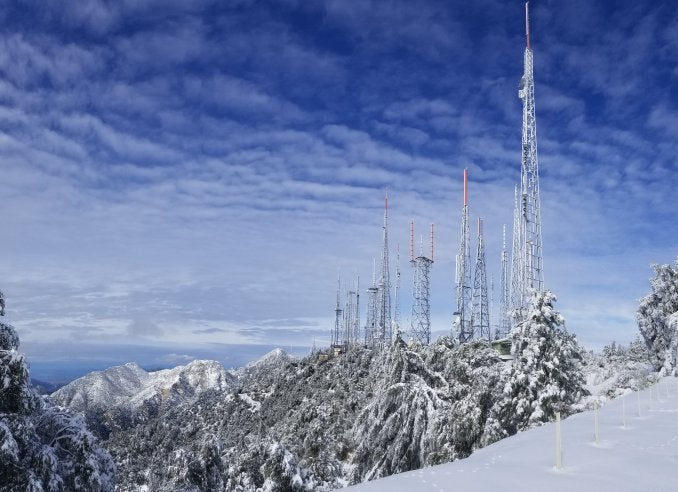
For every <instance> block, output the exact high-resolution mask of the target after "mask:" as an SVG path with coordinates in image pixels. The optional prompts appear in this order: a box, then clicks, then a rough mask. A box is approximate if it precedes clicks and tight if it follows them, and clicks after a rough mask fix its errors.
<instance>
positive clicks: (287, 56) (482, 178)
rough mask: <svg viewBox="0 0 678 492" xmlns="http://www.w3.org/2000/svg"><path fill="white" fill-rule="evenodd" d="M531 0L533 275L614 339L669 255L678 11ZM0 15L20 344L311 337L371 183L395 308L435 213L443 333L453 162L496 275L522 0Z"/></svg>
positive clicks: (11, 268) (582, 325)
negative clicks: (386, 216)
mask: <svg viewBox="0 0 678 492" xmlns="http://www.w3.org/2000/svg"><path fill="white" fill-rule="evenodd" d="M533 10H534V11H533V13H532V19H533V22H532V24H533V25H532V45H533V48H534V51H535V78H536V98H537V131H538V138H539V159H540V166H541V179H542V181H541V189H542V207H543V212H542V215H543V222H544V224H543V231H544V232H543V234H544V255H545V259H544V261H545V269H546V283H547V285H548V286H549V287H551V288H552V289H553V290H554V291H555V292H556V294H558V296H559V299H560V303H559V306H560V308H561V309H562V311H563V313H564V314H565V316H566V319H567V320H568V326H569V327H570V329H572V330H573V331H575V332H576V333H577V334H578V335H579V338H580V339H581V340H582V341H584V343H586V344H588V345H589V346H599V345H601V344H603V343H605V342H608V341H610V340H612V339H617V340H621V341H628V340H630V339H631V338H633V337H634V336H635V323H634V320H633V315H634V310H635V306H636V303H637V299H638V297H640V296H641V295H643V294H644V293H645V292H646V291H647V289H648V284H647V279H648V278H649V276H650V275H651V271H650V269H649V264H650V263H652V262H662V263H666V262H671V261H673V260H674V258H675V257H676V254H677V252H676V239H675V238H676V225H675V224H676V223H678V217H677V215H678V212H677V211H676V207H675V190H676V189H677V188H678V177H677V176H678V165H677V164H676V160H675V156H676V155H678V148H677V147H678V145H677V144H676V139H675V135H676V130H677V129H678V112H677V111H676V109H677V108H676V106H677V105H678V103H677V101H676V98H675V93H674V91H673V89H672V87H673V86H675V84H676V77H678V71H676V69H675V67H676V66H678V63H676V62H677V61H678V38H677V37H676V32H677V31H678V29H676V27H677V26H678V14H676V12H675V11H673V10H672V9H670V8H669V7H667V6H662V5H655V4H642V3H640V4H639V3H638V2H631V1H624V2H617V4H616V5H615V8H614V9H612V7H608V6H606V5H602V4H595V3H591V2H584V1H576V2H568V4H567V5H562V4H560V3H558V2H554V1H546V2H540V3H539V5H536V6H535V8H534V9H533ZM0 23H1V24H2V29H1V30H0V168H1V169H2V179H1V180H0V196H1V197H2V199H3V203H4V204H5V213H4V214H3V219H4V220H3V232H4V235H3V241H2V243H1V244H2V246H1V247H2V255H3V258H4V259H5V261H3V262H2V263H1V266H0V274H1V275H2V288H3V289H4V290H5V292H6V294H7V296H8V300H9V308H10V309H9V321H10V322H13V323H14V324H15V325H16V326H17V328H19V330H20V332H21V334H22V340H24V341H25V343H26V348H27V350H28V352H29V358H30V357H31V356H32V355H34V357H35V358H36V359H37V358H44V357H45V356H44V353H40V354H39V353H38V352H35V354H31V349H30V347H31V346H37V344H39V343H53V344H55V349H54V351H55V353H57V354H58V352H59V350H65V349H59V347H63V346H66V345H69V346H77V345H78V344H81V343H85V342H87V343H90V344H98V345H101V346H106V345H108V344H115V345H116V346H118V345H120V344H121V343H122V344H123V346H124V344H125V343H129V344H130V346H131V345H135V346H136V345H146V346H156V347H157V346H161V345H162V346H165V345H167V347H168V348H167V350H168V353H181V352H180V351H177V350H174V348H173V347H177V346H187V345H188V346H195V347H206V346H210V345H212V344H217V343H225V344H250V345H256V344H261V345H262V346H263V345H265V346H270V345H276V344H280V345H287V344H293V345H308V346H310V345H311V343H312V341H313V338H316V339H317V340H318V343H319V344H322V343H327V338H328V333H329V327H330V326H331V315H332V309H333V302H334V295H335V294H334V289H335V283H336V276H337V270H338V269H339V270H341V272H342V276H343V277H344V279H347V278H350V277H352V276H353V275H354V274H355V273H358V272H359V273H360V275H361V285H364V286H366V285H367V284H368V283H369V281H370V279H371V271H372V258H374V257H375V256H377V257H378V256H379V248H380V244H379V242H380V237H381V230H380V225H381V214H382V210H381V206H382V200H383V194H384V190H386V189H388V190H389V195H390V198H391V199H390V203H391V204H392V210H391V226H392V229H391V240H392V245H393V247H394V250H395V246H396V244H397V243H400V244H401V245H403V246H401V251H403V254H402V256H403V258H402V265H401V268H402V270H403V277H402V284H403V293H402V298H403V304H402V308H401V310H402V312H403V313H404V318H405V322H406V323H407V317H408V313H409V297H410V287H409V286H410V282H411V276H410V271H409V265H408V263H407V258H406V256H407V252H406V251H405V249H406V247H405V246H404V245H406V244H408V243H409V238H408V232H409V225H408V224H409V221H410V220H411V219H414V220H415V222H416V223H417V229H418V230H421V231H422V232H423V231H424V230H425V228H426V226H427V224H428V223H430V222H435V223H436V231H437V246H436V252H437V258H436V263H435V265H434V269H433V278H432V282H433V285H432V290H433V299H432V309H433V311H434V313H433V317H434V319H435V324H436V326H434V330H435V331H438V332H444V331H445V330H447V329H448V328H449V326H448V325H449V322H450V320H451V313H452V310H453V309H452V306H453V304H454V297H453V285H452V278H453V274H454V262H453V259H454V255H455V253H456V248H457V237H458V228H459V213H460V205H461V197H460V188H461V186H460V184H461V183H460V181H461V180H460V177H461V174H462V170H463V168H464V167H469V169H470V176H471V180H472V182H471V200H472V202H471V209H472V214H473V216H478V215H480V216H482V217H483V218H484V220H485V224H486V226H485V231H486V234H487V237H486V246H487V252H488V255H489V257H488V264H489V266H490V270H491V273H494V278H495V284H496V283H498V271H499V268H498V258H499V250H500V247H501V226H502V224H507V225H508V226H509V229H510V224H511V206H512V196H513V186H514V183H516V182H517V180H518V177H519V172H520V168H519V158H520V156H519V145H520V144H519V142H520V121H521V115H520V111H521V107H520V101H519V99H518V98H517V85H518V81H519V79H520V76H521V74H522V66H521V64H522V50H523V47H524V35H523V32H524V26H523V11H522V7H521V6H514V5H508V4H506V3H505V2H499V1H496V0H495V1H490V0H486V1H483V2H471V3H469V2H437V1H429V2H417V4H416V7H415V5H414V4H413V3H412V2H406V1H400V0H394V1H392V2H361V3H360V4H359V5H358V4H355V3H351V4H348V3H346V2H324V3H322V4H315V3H309V2H297V1H294V0H284V1H283V0H279V1H267V2H248V1H240V2H227V5H225V4H224V3H223V2H210V1H204V2H190V6H188V5H187V4H185V2H153V1H148V2H115V3H114V4H110V3H109V2H103V1H102V2H97V1H89V2H86V4H84V5H83V4H82V3H81V2H43V3H42V4H41V5H40V6H39V8H38V6H32V5H30V4H26V3H25V2H19V1H16V2H10V5H9V6H8V8H7V9H5V10H4V11H3V13H2V14H0ZM509 243H510V241H509ZM392 257H395V254H394V253H392ZM393 270H395V265H393V266H392V271H393ZM495 288H496V290H497V291H498V285H495ZM116 350H119V349H116ZM64 353H65V352H64ZM69 353H71V352H70V351H69ZM132 353H133V352H132V351H130V355H132ZM134 354H138V352H134Z"/></svg>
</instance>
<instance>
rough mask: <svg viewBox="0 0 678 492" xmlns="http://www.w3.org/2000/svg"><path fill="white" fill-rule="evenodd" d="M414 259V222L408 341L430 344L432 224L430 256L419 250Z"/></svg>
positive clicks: (411, 237)
mask: <svg viewBox="0 0 678 492" xmlns="http://www.w3.org/2000/svg"><path fill="white" fill-rule="evenodd" d="M421 249H422V251H421V252H420V254H419V256H417V257H416V258H415V257H414V222H411V223H410V263H411V264H412V269H413V276H412V278H413V286H412V297H413V299H412V320H411V324H410V339H411V340H412V341H413V342H418V343H421V344H423V345H428V344H429V343H430V342H431V291H430V284H431V282H430V278H431V276H430V273H431V265H433V224H431V256H430V258H429V257H426V256H425V255H424V252H423V247H422V248H421Z"/></svg>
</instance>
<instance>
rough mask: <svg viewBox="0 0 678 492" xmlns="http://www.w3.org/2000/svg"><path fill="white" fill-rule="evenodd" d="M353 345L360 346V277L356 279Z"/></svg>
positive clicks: (357, 276)
mask: <svg viewBox="0 0 678 492" xmlns="http://www.w3.org/2000/svg"><path fill="white" fill-rule="evenodd" d="M353 344H354V345H356V346H357V345H360V275H356V279H355V319H354V321H353Z"/></svg>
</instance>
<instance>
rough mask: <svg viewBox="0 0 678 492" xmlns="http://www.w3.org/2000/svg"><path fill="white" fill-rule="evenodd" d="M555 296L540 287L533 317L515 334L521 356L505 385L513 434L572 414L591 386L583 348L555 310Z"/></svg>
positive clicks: (515, 350)
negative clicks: (557, 415) (586, 379)
mask: <svg viewBox="0 0 678 492" xmlns="http://www.w3.org/2000/svg"><path fill="white" fill-rule="evenodd" d="M555 300H556V297H555V296H554V295H553V293H552V292H551V291H548V290H547V291H545V292H534V293H533V295H532V298H531V301H530V306H529V308H528V316H527V319H526V320H525V321H523V322H521V323H520V324H519V325H518V326H516V327H515V328H514V329H513V331H512V333H511V339H512V352H513V354H514V356H515V359H514V361H513V365H512V367H511V374H510V376H509V379H508V381H507V383H506V386H505V388H504V393H505V395H506V396H507V397H508V399H507V401H506V405H505V408H504V419H505V423H506V425H508V427H509V432H510V433H513V432H515V431H517V430H521V429H525V428H527V427H529V426H530V425H533V424H536V423H540V422H548V421H549V420H551V419H553V418H554V417H555V413H556V412H562V413H568V412H569V408H570V406H571V405H572V404H573V403H575V402H577V401H578V400H579V399H580V397H581V396H582V393H583V392H584V391H585V390H584V388H583V384H584V377H583V375H582V370H581V360H582V349H581V348H580V347H579V345H578V344H577V340H576V338H575V337H574V335H572V334H570V333H568V332H567V331H566V330H565V328H564V327H563V325H564V323H565V321H564V319H563V317H562V316H561V315H560V313H558V312H557V311H555V310H554V309H553V303H554V301H555Z"/></svg>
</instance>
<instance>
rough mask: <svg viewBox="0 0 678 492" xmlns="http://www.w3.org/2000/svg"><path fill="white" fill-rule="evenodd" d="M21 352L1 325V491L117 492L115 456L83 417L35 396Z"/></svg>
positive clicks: (9, 330)
mask: <svg viewBox="0 0 678 492" xmlns="http://www.w3.org/2000/svg"><path fill="white" fill-rule="evenodd" d="M0 295H1V294H0ZM2 307H3V308H4V302H3V305H2ZM18 348H19V337H18V336H17V334H16V331H14V328H12V327H11V326H10V325H6V324H4V323H0V490H27V491H42V490H45V491H92V492H98V491H102V492H103V491H112V490H113V488H114V482H113V478H114V473H115V467H114V465H113V461H112V460H111V457H110V455H109V454H108V453H107V452H106V451H104V450H103V449H101V448H100V447H99V445H98V443H97V441H96V439H95V438H94V436H93V435H92V434H91V433H90V432H89V431H88V430H87V429H86V427H85V424H84V420H83V419H82V417H79V416H74V415H72V414H70V413H69V412H68V411H67V410H62V409H59V408H56V407H53V406H51V405H50V404H48V403H46V402H44V401H43V400H42V399H41V398H40V397H39V396H38V395H37V393H35V392H34V391H33V389H32V388H31V386H30V382H29V381H30V380H29V377H28V367H27V365H26V362H25V360H24V357H23V355H22V354H20V353H19V352H18Z"/></svg>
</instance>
